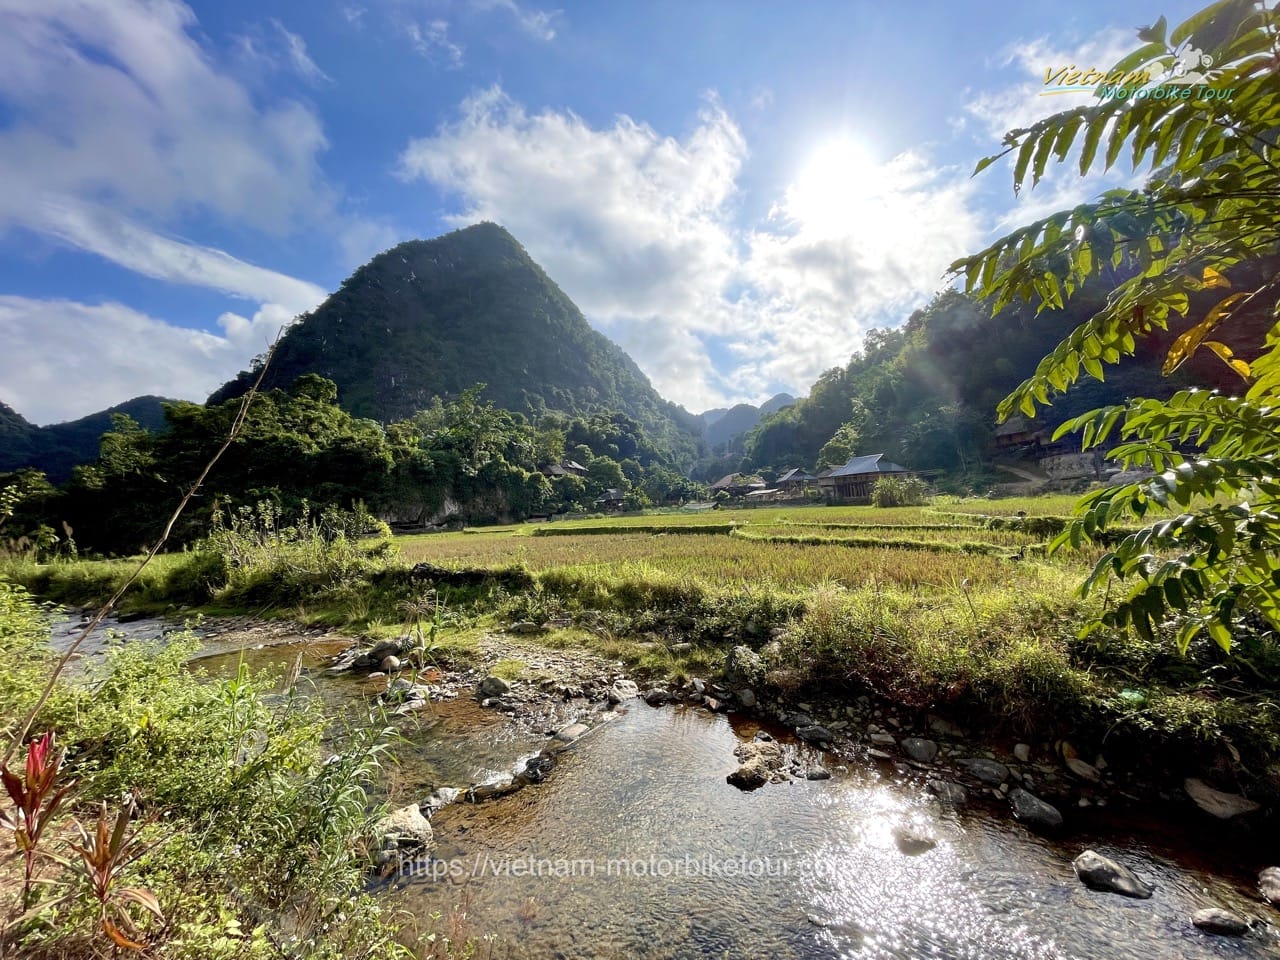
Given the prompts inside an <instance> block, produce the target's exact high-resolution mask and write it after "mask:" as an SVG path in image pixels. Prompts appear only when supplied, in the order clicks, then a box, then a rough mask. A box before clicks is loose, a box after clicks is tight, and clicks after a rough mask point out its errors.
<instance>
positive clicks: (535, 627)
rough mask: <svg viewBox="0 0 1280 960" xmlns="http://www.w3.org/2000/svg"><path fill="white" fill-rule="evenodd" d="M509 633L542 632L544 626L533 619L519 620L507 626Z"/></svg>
mask: <svg viewBox="0 0 1280 960" xmlns="http://www.w3.org/2000/svg"><path fill="white" fill-rule="evenodd" d="M507 633H518V634H531V633H542V626H541V625H540V624H537V623H534V622H533V621H532V620H517V621H516V622H515V623H513V624H512V625H511V626H509V627H507Z"/></svg>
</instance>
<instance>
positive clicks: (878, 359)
mask: <svg viewBox="0 0 1280 960" xmlns="http://www.w3.org/2000/svg"><path fill="white" fill-rule="evenodd" d="M1248 273H1249V271H1242V276H1241V277H1240V278H1238V282H1239V283H1240V284H1241V285H1242V286H1246V287H1247V284H1248V281H1249V279H1250V277H1249V275H1248ZM1109 281H1110V282H1108V283H1104V282H1103V281H1102V280H1098V281H1095V282H1093V283H1091V284H1090V285H1089V286H1088V287H1087V288H1086V289H1083V290H1081V291H1080V292H1078V293H1077V295H1076V297H1075V298H1074V299H1072V300H1071V301H1070V303H1069V304H1068V308H1067V309H1065V310H1045V311H1043V312H1041V313H1040V314H1039V315H1036V312H1035V310H1034V308H1033V307H1030V306H1027V305H1025V304H1019V305H1016V306H1010V307H1007V308H1005V309H1004V310H1002V311H1000V312H999V313H997V314H996V315H994V316H992V315H991V314H990V312H989V311H988V310H987V309H986V308H985V307H984V306H982V305H980V304H978V303H975V302H974V301H973V300H970V299H969V298H967V297H965V296H964V295H963V294H960V293H958V292H957V291H955V290H950V289H948V290H945V291H943V292H942V293H940V294H938V295H937V296H936V297H935V298H934V300H933V301H932V302H931V303H930V304H929V305H928V307H926V308H925V309H923V310H917V311H916V312H915V313H913V314H912V315H911V317H910V318H909V319H908V320H907V322H906V323H905V324H904V325H903V326H902V327H900V328H898V329H895V330H873V331H871V332H870V333H869V334H868V335H867V337H866V340H865V342H864V345H863V348H862V350H860V351H859V352H858V353H855V354H854V355H853V357H852V358H851V359H850V361H849V363H848V364H846V365H845V366H843V367H835V368H832V369H830V370H828V371H826V372H825V373H824V374H822V376H821V377H819V378H818V381H817V382H816V383H815V384H814V386H813V388H812V389H811V390H810V392H809V396H808V398H806V399H803V400H800V401H799V402H797V403H796V404H795V405H794V406H791V407H788V408H787V409H785V410H782V411H781V412H779V413H776V414H774V415H772V416H770V417H767V418H766V419H765V420H764V422H763V423H761V424H760V426H759V427H757V428H756V429H755V430H754V431H753V432H752V433H751V434H750V435H749V436H748V437H747V440H746V458H745V461H744V464H743V467H744V468H746V469H761V468H763V469H769V468H781V467H785V466H796V465H806V466H816V465H820V464H822V463H824V462H825V463H827V464H834V463H843V462H844V461H845V460H846V459H847V458H848V457H849V456H851V455H853V454H856V453H884V454H885V455H886V456H887V457H889V458H890V459H892V460H895V461H898V462H900V463H904V464H906V465H908V466H910V467H911V468H912V469H917V470H928V469H938V470H947V471H956V470H969V469H972V468H973V467H975V466H976V465H977V464H978V462H979V460H980V459H982V458H985V457H989V455H990V451H991V443H992V439H993V435H994V430H995V425H996V424H995V409H996V405H997V404H998V403H999V401H1000V400H1001V399H1002V398H1003V397H1004V396H1005V395H1006V394H1007V393H1009V391H1010V390H1012V389H1013V388H1014V387H1016V386H1017V385H1018V384H1019V383H1021V382H1022V381H1023V380H1024V379H1026V378H1027V377H1028V376H1030V375H1031V373H1032V372H1033V371H1034V370H1035V368H1036V364H1037V363H1038V362H1039V361H1040V359H1041V357H1043V356H1044V354H1045V352H1046V350H1047V349H1048V346H1049V345H1051V344H1054V343H1057V342H1058V341H1059V340H1061V339H1062V338H1063V337H1064V336H1065V335H1066V334H1067V333H1069V332H1070V331H1071V330H1073V329H1074V328H1075V327H1076V326H1077V325H1079V324H1080V323H1081V322H1082V321H1084V320H1085V319H1086V318H1088V317H1089V316H1091V315H1092V314H1093V313H1094V312H1095V311H1096V310H1097V309H1098V308H1099V307H1100V306H1101V305H1102V303H1103V302H1104V301H1105V297H1106V291H1107V290H1108V289H1109V288H1110V286H1111V284H1112V283H1114V278H1109ZM1212 296H1213V291H1210V292H1208V293H1207V294H1206V295H1204V296H1202V297H1200V298H1196V297H1193V298H1192V304H1191V311H1190V312H1191V315H1192V316H1193V317H1194V316H1203V314H1204V311H1205V310H1207V309H1208V307H1209V306H1210V304H1211V303H1212V302H1213V301H1212ZM1200 300H1204V302H1203V303H1202V302H1199V301H1200ZM1259 316H1260V317H1262V314H1261V313H1260V314H1259ZM1264 319H1265V318H1263V319H1260V320H1258V321H1257V322H1252V323H1251V322H1247V321H1242V322H1240V323H1238V324H1235V325H1234V328H1233V333H1232V334H1231V336H1232V338H1233V339H1232V340H1231V346H1232V347H1233V349H1235V350H1236V353H1237V354H1238V355H1241V356H1244V357H1246V358H1248V357H1251V356H1254V355H1256V352H1257V348H1258V344H1259V343H1260V341H1261V333H1262V331H1263V330H1264V329H1265V323H1264ZM1188 326H1190V323H1189V322H1188V321H1185V320H1180V319H1178V318H1174V322H1172V323H1171V324H1170V329H1169V330H1168V331H1163V332H1162V331H1157V335H1156V336H1153V337H1151V338H1150V339H1148V340H1146V341H1144V342H1143V343H1142V344H1141V348H1140V349H1141V352H1140V353H1139V354H1138V355H1137V356H1136V357H1133V358H1130V359H1128V360H1126V361H1124V362H1122V363H1121V364H1120V365H1119V366H1118V367H1113V368H1108V369H1107V371H1106V381H1105V382H1102V383H1100V382H1098V381H1096V380H1093V379H1089V378H1085V379H1084V380H1083V381H1082V382H1080V383H1079V384H1077V385H1076V387H1075V388H1073V389H1072V390H1071V391H1070V393H1069V394H1067V395H1066V396H1058V397H1055V398H1053V405H1052V406H1051V407H1049V408H1048V409H1047V410H1045V411H1043V413H1042V418H1041V420H1040V421H1038V422H1037V425H1038V426H1044V427H1048V428H1052V427H1055V426H1056V425H1057V424H1059V423H1061V422H1062V421H1064V420H1066V419H1068V418H1069V417H1072V416H1075V415H1077V414H1079V413H1082V412H1084V411H1086V410H1091V409H1094V408H1096V407H1099V406H1103V405H1106V404H1110V403H1118V402H1121V401H1123V400H1124V399H1126V398H1128V397H1135V396H1147V397H1166V396H1169V395H1170V394H1171V393H1172V392H1173V391H1174V390H1176V389H1179V388H1181V387H1184V386H1188V385H1200V386H1207V387H1213V388H1218V389H1223V390H1228V391H1230V390H1238V389H1239V385H1240V382H1239V380H1237V379H1235V378H1234V375H1233V374H1232V373H1231V371H1230V370H1229V369H1228V368H1227V367H1226V366H1225V365H1224V364H1222V363H1221V362H1220V361H1218V360H1217V359H1216V358H1214V357H1212V356H1205V355H1201V356H1197V357H1195V358H1194V359H1193V360H1192V361H1190V362H1189V363H1187V364H1186V365H1185V366H1184V367H1183V368H1182V369H1180V370H1179V371H1178V372H1177V373H1176V374H1175V375H1174V376H1173V377H1170V378H1163V377H1161V375H1160V367H1161V363H1162V362H1163V360H1164V358H1165V355H1166V354H1167V353H1168V350H1169V347H1170V346H1171V344H1172V343H1173V340H1174V339H1175V338H1176V336H1177V335H1178V334H1179V333H1180V332H1181V331H1182V330H1184V329H1186V328H1187V327H1188Z"/></svg>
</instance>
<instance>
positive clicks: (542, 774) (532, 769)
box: [516, 751, 556, 783]
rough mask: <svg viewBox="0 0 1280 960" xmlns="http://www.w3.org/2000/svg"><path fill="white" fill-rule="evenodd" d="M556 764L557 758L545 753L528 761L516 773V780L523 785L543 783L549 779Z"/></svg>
mask: <svg viewBox="0 0 1280 960" xmlns="http://www.w3.org/2000/svg"><path fill="white" fill-rule="evenodd" d="M555 763H556V761H555V757H554V756H552V755H551V754H550V753H547V752H545V751H544V752H543V753H540V754H538V755H537V756H536V757H530V758H529V759H528V760H526V761H525V762H524V763H523V764H522V765H521V767H520V770H519V771H518V772H517V773H516V779H517V780H519V781H520V782H522V783H541V782H542V781H543V780H545V779H547V774H549V773H550V772H551V768H552V767H554V766H555Z"/></svg>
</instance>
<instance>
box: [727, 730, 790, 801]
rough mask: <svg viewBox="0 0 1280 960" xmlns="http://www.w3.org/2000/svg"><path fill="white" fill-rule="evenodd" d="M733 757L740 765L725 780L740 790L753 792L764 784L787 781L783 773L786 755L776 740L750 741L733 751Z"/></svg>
mask: <svg viewBox="0 0 1280 960" xmlns="http://www.w3.org/2000/svg"><path fill="white" fill-rule="evenodd" d="M733 755H734V756H735V757H737V758H738V760H739V761H741V764H742V765H741V766H740V767H738V769H737V770H735V771H733V773H731V774H729V775H728V776H727V777H725V780H726V781H728V782H729V783H731V784H733V785H734V786H735V787H738V788H739V789H741V790H754V789H756V788H757V787H763V786H764V785H765V784H766V783H770V782H781V781H784V780H786V779H788V778H787V775H786V773H785V772H784V771H783V766H784V765H785V763H786V754H785V753H784V751H783V749H782V744H780V743H778V742H777V741H776V740H751V741H749V742H747V743H744V744H742V745H741V746H739V747H738V748H737V749H736V750H734V751H733Z"/></svg>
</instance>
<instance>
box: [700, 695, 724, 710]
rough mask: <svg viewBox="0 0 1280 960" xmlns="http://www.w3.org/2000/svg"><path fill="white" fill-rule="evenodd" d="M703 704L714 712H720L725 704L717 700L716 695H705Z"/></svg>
mask: <svg viewBox="0 0 1280 960" xmlns="http://www.w3.org/2000/svg"><path fill="white" fill-rule="evenodd" d="M702 705H703V706H704V707H706V708H707V709H708V710H710V711H711V712H712V713H719V712H720V711H721V710H723V709H724V704H723V703H721V702H720V701H719V700H717V699H716V698H715V697H703V698H702Z"/></svg>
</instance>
